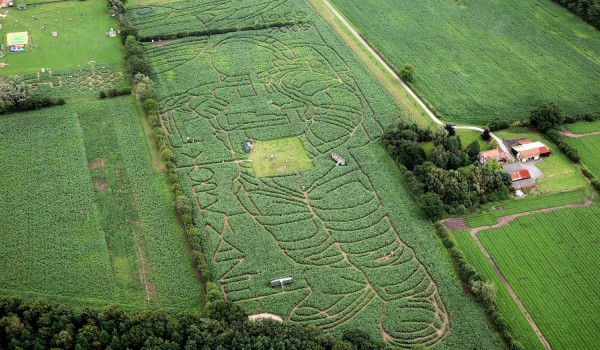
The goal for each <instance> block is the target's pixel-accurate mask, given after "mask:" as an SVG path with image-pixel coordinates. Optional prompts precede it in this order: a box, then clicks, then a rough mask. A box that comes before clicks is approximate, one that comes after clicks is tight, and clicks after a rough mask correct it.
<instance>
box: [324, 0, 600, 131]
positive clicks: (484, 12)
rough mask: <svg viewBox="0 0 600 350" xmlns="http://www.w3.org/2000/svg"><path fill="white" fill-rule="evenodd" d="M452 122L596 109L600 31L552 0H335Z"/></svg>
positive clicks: (598, 106)
mask: <svg viewBox="0 0 600 350" xmlns="http://www.w3.org/2000/svg"><path fill="white" fill-rule="evenodd" d="M332 2H333V4H335V5H336V7H337V9H338V10H339V11H340V12H341V13H342V14H344V15H345V16H347V17H348V18H349V19H350V21H351V22H352V23H353V25H354V27H355V28H356V29H357V30H358V31H359V32H360V33H361V34H362V35H363V36H364V37H365V38H367V40H369V41H370V43H371V44H373V46H374V47H376V48H377V49H378V50H379V51H381V52H382V53H383V55H384V56H385V57H386V58H387V59H388V60H389V61H391V63H392V64H393V65H394V66H395V67H396V68H398V69H400V68H401V67H402V66H403V65H405V64H411V65H413V66H414V68H415V72H416V74H415V82H414V87H415V89H416V91H417V92H418V93H419V94H420V95H421V96H423V97H424V98H425V99H426V100H428V101H429V102H430V103H431V104H432V105H433V107H434V108H435V109H436V110H437V112H439V114H440V115H441V116H443V117H444V118H445V119H447V120H448V121H452V122H458V123H475V124H482V125H483V124H486V123H487V122H489V121H491V120H493V119H495V118H499V119H503V120H515V119H523V118H525V117H527V116H528V115H529V112H530V111H531V110H532V109H533V108H535V107H536V106H537V105H538V104H539V103H541V102H547V101H556V102H557V103H558V104H559V105H561V106H562V107H563V109H564V110H565V111H566V112H567V113H571V114H576V113H587V112H596V111H598V110H600V80H599V79H597V77H598V76H599V75H600V33H599V32H598V31H597V30H596V29H594V28H593V27H591V26H589V25H587V24H585V23H583V22H582V21H581V20H579V19H577V17H575V15H573V14H571V13H569V12H568V11H567V10H565V9H564V8H562V7H560V6H559V5H557V4H555V3H553V2H552V1H550V0H541V1H540V0H506V1H462V0H456V1H450V0H448V1H436V0H425V1H410V0H395V1H391V0H371V1H353V0H333V1H332Z"/></svg>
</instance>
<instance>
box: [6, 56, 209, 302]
mask: <svg viewBox="0 0 600 350" xmlns="http://www.w3.org/2000/svg"><path fill="white" fill-rule="evenodd" d="M24 80H25V81H27V82H28V83H29V84H31V86H32V87H33V88H34V90H33V91H34V93H35V94H37V95H41V96H53V97H58V96H60V97H65V98H66V99H67V102H68V103H67V105H64V106H60V107H52V108H47V109H43V110H41V111H35V112H26V113H19V114H14V115H8V116H2V117H0V125H1V126H2V127H1V128H0V129H1V130H0V138H1V139H0V156H1V158H2V160H3V161H2V163H1V164H0V172H1V173H2V174H4V175H3V181H2V182H0V194H1V195H0V197H2V198H3V199H7V200H6V201H4V200H3V201H2V202H0V208H1V209H2V211H3V213H4V215H3V217H2V219H0V227H3V228H4V229H3V230H2V232H0V239H1V240H2V241H3V242H6V244H3V245H2V246H1V247H0V255H1V256H3V259H2V264H10V266H9V265H2V268H1V269H0V282H1V283H0V294H4V295H21V296H32V297H44V298H47V299H50V300H52V301H59V302H64V303H70V304H77V305H82V306H90V305H91V306H101V305H107V304H113V303H119V304H121V305H124V306H126V307H129V308H139V307H143V306H145V305H147V306H148V307H152V308H157V307H163V308H176V309H188V310H189V309H191V308H197V307H199V305H200V298H201V291H200V285H199V284H198V282H197V280H196V279H195V276H194V273H193V271H192V267H191V261H190V257H189V255H188V253H187V248H186V247H185V244H184V240H183V233H182V231H181V229H180V227H179V225H178V222H177V219H176V218H175V213H174V210H173V206H172V202H173V198H172V197H173V195H172V192H171V188H170V186H169V185H168V183H167V181H166V177H165V175H163V174H158V173H156V172H155V170H154V169H153V166H152V161H151V159H150V154H149V151H148V147H147V145H146V143H145V141H146V139H145V137H144V134H143V130H142V126H141V123H140V120H139V118H138V116H137V110H136V108H135V105H134V103H133V102H134V101H133V98H132V97H121V98H116V99H110V100H97V95H98V91H99V89H106V88H108V87H112V86H124V84H126V83H125V82H124V81H123V72H121V71H120V70H119V67H118V66H115V67H110V66H100V65H98V66H95V65H92V66H89V65H86V66H85V67H82V68H78V69H71V70H64V71H55V72H53V73H46V74H41V75H35V74H31V75H25V76H24Z"/></svg>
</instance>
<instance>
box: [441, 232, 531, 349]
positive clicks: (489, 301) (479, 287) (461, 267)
mask: <svg viewBox="0 0 600 350" xmlns="http://www.w3.org/2000/svg"><path fill="white" fill-rule="evenodd" d="M434 229H435V232H436V233H437V235H438V237H440V239H441V241H442V243H443V244H444V246H445V247H446V248H447V249H448V252H449V253H450V256H451V257H452V260H453V261H454V265H455V267H456V269H457V270H458V272H459V275H460V277H461V279H462V280H463V281H464V282H465V284H466V285H467V286H468V291H469V292H470V293H471V294H472V295H473V296H474V297H475V300H477V301H478V302H479V303H480V304H481V305H482V306H483V308H484V310H485V311H486V313H487V315H488V317H489V318H490V321H492V324H493V325H494V326H495V327H496V330H497V331H498V332H499V333H500V335H501V336H502V338H503V339H504V341H505V342H506V344H507V347H508V349H510V350H522V349H524V348H525V347H524V346H523V344H522V343H521V342H519V341H518V340H516V338H515V335H514V333H513V332H512V330H511V329H510V327H509V326H508V324H507V322H506V319H505V318H504V316H502V314H501V313H500V311H498V307H497V306H496V293H497V291H498V289H497V286H496V285H495V284H494V283H493V282H491V281H488V280H487V279H486V278H485V277H484V276H482V275H480V274H479V273H478V272H477V270H476V269H475V267H473V266H472V265H471V264H469V262H468V261H467V258H466V257H465V256H464V255H463V253H462V251H461V250H460V249H459V248H458V246H457V245H456V242H455V241H454V238H453V237H452V235H451V234H450V233H449V232H448V230H447V229H446V227H445V226H444V225H443V224H441V223H439V222H438V223H435V225H434Z"/></svg>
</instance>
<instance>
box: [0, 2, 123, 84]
mask: <svg viewBox="0 0 600 350" xmlns="http://www.w3.org/2000/svg"><path fill="white" fill-rule="evenodd" d="M15 3H16V2H15ZM4 11H7V12H8V15H7V16H6V17H4V18H0V24H1V25H2V29H1V30H0V34H1V35H2V38H1V39H0V40H1V42H2V44H6V34H7V33H11V32H22V31H28V33H29V36H30V37H31V44H32V46H33V49H31V50H26V51H25V52H16V53H11V52H10V47H8V46H6V47H5V48H4V50H3V51H4V56H3V57H2V58H0V62H2V63H5V64H6V66H5V67H3V68H0V74H2V75H5V76H8V75H14V74H23V73H28V72H35V71H38V72H39V71H40V69H41V68H46V69H51V70H62V69H65V68H74V67H78V66H85V65H87V64H88V62H89V61H96V62H100V63H104V64H107V63H117V62H121V61H122V52H121V46H120V41H119V38H108V37H106V32H108V31H109V30H110V28H114V29H115V30H116V29H117V28H116V26H117V23H116V21H115V20H114V19H113V18H111V17H110V16H109V14H108V9H107V6H106V1H105V0H87V1H85V2H81V1H64V2H54V3H49V4H38V5H28V6H27V9H26V10H17V9H16V8H14V7H11V8H8V9H4ZM53 31H56V32H57V36H56V37H53V36H52V32H53Z"/></svg>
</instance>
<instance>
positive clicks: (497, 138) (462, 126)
mask: <svg viewBox="0 0 600 350" xmlns="http://www.w3.org/2000/svg"><path fill="white" fill-rule="evenodd" d="M323 3H324V4H325V6H327V8H329V10H330V11H331V12H332V13H333V14H334V15H335V17H337V18H338V19H339V20H340V21H341V22H342V23H343V24H344V26H345V27H346V28H347V29H348V30H349V31H350V32H351V33H352V35H353V36H354V37H356V39H357V40H358V41H359V42H360V43H361V44H362V45H363V46H364V47H365V48H366V49H367V50H368V51H369V53H370V54H371V55H372V56H373V57H374V58H375V59H376V60H377V61H378V62H379V63H380V64H381V65H382V66H383V68H384V69H385V70H386V71H387V72H388V73H389V74H391V75H392V77H394V79H395V80H396V81H397V82H398V83H399V84H400V86H402V88H403V89H404V90H406V92H408V94H409V95H410V97H411V98H412V99H413V100H415V101H416V102H417V104H418V105H419V106H420V107H421V108H422V109H423V110H424V111H425V113H426V114H427V115H428V116H429V117H430V118H431V119H432V120H433V122H434V123H436V124H438V125H443V124H444V123H443V122H442V121H441V120H440V119H439V118H438V117H436V115H435V114H434V113H433V112H432V111H431V110H430V109H429V108H428V107H427V105H426V104H425V103H424V102H423V101H422V100H421V99H420V98H419V96H417V94H415V93H414V91H412V89H411V88H410V87H409V86H408V85H406V84H405V83H404V81H402V79H400V77H399V76H398V75H397V74H396V72H394V70H393V69H392V68H391V67H390V66H389V65H388V64H387V63H386V62H385V61H384V60H383V58H381V56H379V54H378V53H377V52H375V50H373V48H371V46H370V45H369V44H368V43H367V42H366V41H365V40H364V39H363V38H362V37H361V36H360V34H358V32H357V31H356V30H354V28H352V25H350V23H348V21H346V19H345V18H344V17H343V16H342V15H341V14H340V13H339V12H338V11H337V10H336V9H335V7H333V5H331V3H330V2H329V1H328V0H323ZM454 128H455V129H463V130H473V131H479V132H483V128H480V127H477V126H468V125H456V126H454ZM490 135H491V136H492V138H494V140H496V142H497V143H498V145H499V146H500V148H502V151H503V152H504V153H506V154H507V155H508V156H509V157H510V160H511V161H513V160H514V158H513V156H512V153H511V152H509V150H508V148H507V147H506V145H505V144H504V143H503V142H502V140H501V139H500V138H499V137H498V136H496V135H494V134H493V133H490Z"/></svg>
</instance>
